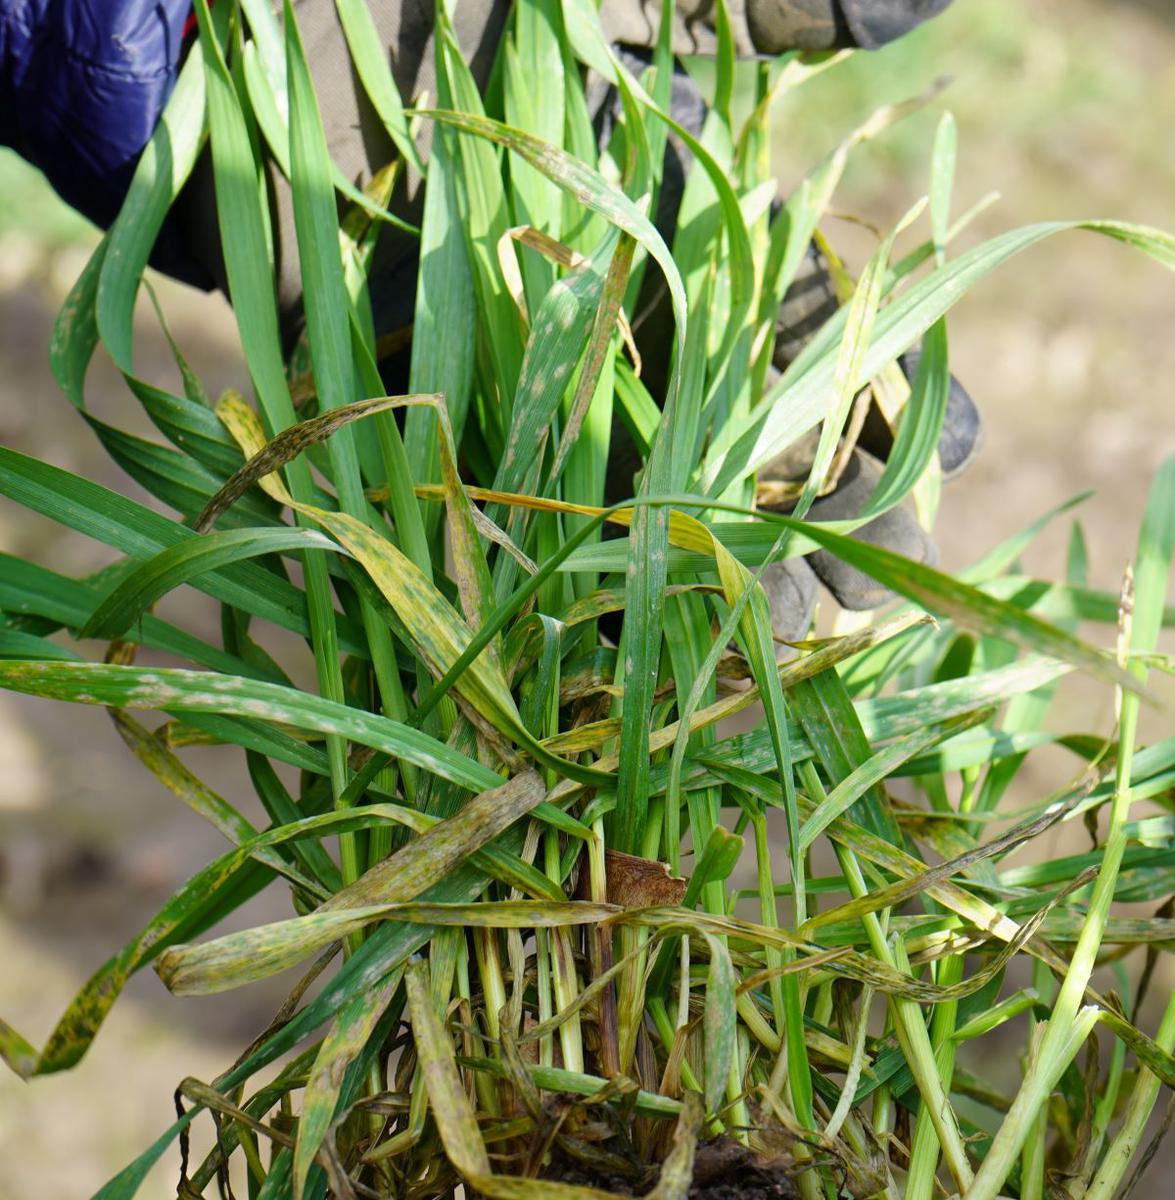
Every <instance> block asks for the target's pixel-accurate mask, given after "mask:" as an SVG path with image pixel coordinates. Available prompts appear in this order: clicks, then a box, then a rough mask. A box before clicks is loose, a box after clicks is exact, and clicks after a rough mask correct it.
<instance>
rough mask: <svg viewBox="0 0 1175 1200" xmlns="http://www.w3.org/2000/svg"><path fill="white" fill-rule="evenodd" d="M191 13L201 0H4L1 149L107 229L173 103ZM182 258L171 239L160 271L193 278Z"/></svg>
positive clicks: (159, 256)
mask: <svg viewBox="0 0 1175 1200" xmlns="http://www.w3.org/2000/svg"><path fill="white" fill-rule="evenodd" d="M190 11H191V0H0V144H4V145H8V146H11V147H12V148H13V149H15V150H16V151H17V152H18V153H19V154H20V155H21V156H22V157H23V158H25V159H27V160H28V161H29V162H30V163H32V164H33V165H34V166H36V167H39V168H40V169H41V171H43V172H44V174H45V176H46V177H47V178H48V180H49V182H50V183H51V184H52V185H53V187H54V188H55V189H56V190H57V192H58V193H59V194H60V195H61V197H62V198H63V199H64V200H66V201H67V202H68V203H69V204H70V205H72V206H73V207H74V208H76V209H77V210H78V211H79V212H81V213H83V214H85V216H87V217H89V218H90V220H92V221H94V222H95V223H96V224H97V225H100V226H101V227H102V228H106V227H108V226H109V225H110V223H111V222H112V221H113V220H114V217H115V216H116V215H117V213H118V210H119V207H120V206H121V204H122V201H123V198H124V197H125V195H126V191H127V187H128V186H129V184H130V180H131V176H132V175H133V173H134V169H135V164H136V163H137V162H138V159H139V155H140V153H141V152H142V150H143V147H144V146H145V145H146V144H147V140H148V139H149V138H150V137H151V134H152V132H153V131H154V129H155V125H156V122H157V121H158V120H159V115H160V113H161V112H162V111H163V106H164V105H165V104H166V103H167V98H168V96H169V95H170V94H171V90H172V87H173V86H174V84H175V79H176V74H177V72H178V70H179V64H180V59H181V56H182V53H183V46H184V26H185V22H186V21H187V19H188V15H189V13H190ZM173 242H174V244H171V243H173ZM177 255H178V256H179V257H180V258H182V247H180V246H179V245H178V242H176V241H175V239H174V238H173V237H172V236H171V235H170V231H165V236H164V237H162V238H161V239H160V244H159V246H158V247H157V252H156V256H155V258H156V265H158V266H160V267H162V268H163V269H164V270H170V271H171V272H172V273H173V274H180V275H181V276H185V275H187V276H190V275H191V274H192V272H191V271H190V270H184V269H183V265H182V264H181V263H180V262H179V261H178V260H177ZM159 260H162V261H159ZM192 282H200V280H198V279H193V280H192Z"/></svg>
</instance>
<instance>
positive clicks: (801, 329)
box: [604, 63, 981, 641]
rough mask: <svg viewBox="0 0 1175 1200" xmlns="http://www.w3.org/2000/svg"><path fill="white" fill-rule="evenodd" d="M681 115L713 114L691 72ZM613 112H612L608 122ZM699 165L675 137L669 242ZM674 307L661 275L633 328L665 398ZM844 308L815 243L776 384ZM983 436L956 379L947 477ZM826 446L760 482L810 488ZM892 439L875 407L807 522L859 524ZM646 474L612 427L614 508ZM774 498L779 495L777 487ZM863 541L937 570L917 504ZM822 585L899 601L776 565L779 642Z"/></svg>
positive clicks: (816, 562) (767, 578) (816, 556)
mask: <svg viewBox="0 0 1175 1200" xmlns="http://www.w3.org/2000/svg"><path fill="white" fill-rule="evenodd" d="M633 65H639V64H636V63H634V64H633ZM672 107H673V115H674V117H675V118H676V119H677V120H678V121H679V122H680V123H681V124H682V125H684V126H685V127H686V128H687V129H689V130H690V131H691V132H693V133H697V132H699V131H700V130H701V126H702V122H703V120H704V119H705V105H704V103H703V101H702V98H701V96H700V94H699V93H698V91H697V87H696V85H695V84H694V83H693V81H692V79H690V77H689V76H687V75H685V74H684V73H683V72H679V73H678V74H677V75H676V76H675V77H674V85H673V93H672ZM612 111H613V109H612V108H610V107H609V106H607V105H606V106H605V108H604V112H605V116H606V117H607V116H608V115H610V114H611V113H612ZM605 128H606V125H605ZM690 161H691V159H690V155H689V152H688V150H687V149H686V148H685V146H684V144H683V143H682V142H681V141H680V139H678V138H676V137H671V138H670V144H669V148H668V152H667V155H666V163H665V173H664V180H663V184H662V191H661V196H660V204H659V212H658V227H659V228H660V229H661V231H662V233H663V234H664V235H665V236H667V237H671V236H672V232H673V229H674V227H675V216H676V212H677V207H678V205H679V203H680V197H681V189H682V188H683V186H684V180H685V174H686V172H687V170H688V167H689V164H690ZM666 299H667V297H666V296H665V289H664V282H663V280H661V279H660V278H659V277H657V276H651V277H649V278H648V279H647V281H646V287H645V291H644V293H643V294H642V297H641V300H640V302H639V304H638V311H639V312H641V313H642V318H643V319H642V320H641V321H640V323H639V324H638V325H637V326H636V327H635V329H634V332H635V334H636V339H637V344H638V348H639V349H640V350H641V354H642V359H643V361H644V364H645V370H644V379H645V381H646V384H647V386H649V388H650V390H651V391H652V392H653V394H654V396H657V395H660V394H663V390H664V385H665V378H666V375H667V371H668V357H667V347H668V346H670V345H671V344H672V314H671V312H670V310H669V305H668V303H666ZM838 307H839V300H838V298H837V295H836V290H835V288H834V286H833V281H832V277H831V274H830V272H829V269H828V265H827V263H826V262H825V260H824V258H823V256H822V255H821V253H820V251H819V249H818V248H817V247H816V245H815V243H813V244H812V245H810V246H809V248H808V253H807V254H806V256H805V258H804V260H803V262H802V264H801V266H800V269H799V271H798V273H797V276H796V278H795V280H794V281H793V283H792V284H791V286H790V288H789V289H788V291H787V294H786V295H785V296H784V300H783V303H782V304H781V306H780V308H779V312H778V315H777V317H776V322H775V345H774V350H773V354H772V364H773V366H772V372H771V376H770V379H769V385H770V382H772V381H773V380H774V379H778V377H779V375H780V374H781V373H782V372H783V371H784V370H786V369H787V367H788V366H789V365H790V364H791V363H792V361H794V359H795V358H796V357H797V356H798V355H799V353H800V351H801V350H802V349H803V347H804V346H805V345H806V344H807V342H808V340H809V339H810V338H811V337H812V335H813V334H814V333H815V332H816V331H817V330H818V329H819V328H820V327H821V326H822V325H823V324H824V323H825V322H826V321H827V320H829V319H830V318H831V317H832V316H834V315H835V313H836V311H837V309H838ZM918 360H919V351H917V350H911V351H909V352H908V353H906V354H905V355H903V356H902V357H901V359H899V365H900V366H901V368H902V371H903V373H904V374H905V376H906V378H907V380H909V381H910V382H912V381H913V379H914V376H915V374H916V372H917V368H918ZM980 435H981V423H980V417H979V411H978V409H977V408H976V406H975V403H974V401H973V400H972V399H971V397H970V395H969V394H968V393H967V391H966V389H965V388H964V387H963V385H962V384H961V383H959V381H958V380H957V379H955V378H954V376H952V377H951V381H950V393H949V397H948V401H947V411H946V417H945V420H944V424H943V430H942V433H941V435H940V437H939V444H938V453H939V461H940V464H941V467H942V471H943V475H944V477H945V478H947V479H951V478H953V477H954V476H956V475H958V474H959V473H960V472H961V471H962V470H963V469H964V468H965V467H966V466H967V464H968V463H969V462H970V461H971V460H972V458H973V457H974V454H975V452H976V451H977V449H978V446H979V442H980ZM818 437H819V430H818V429H817V430H814V431H813V432H812V434H811V435H810V436H809V437H807V438H804V439H801V440H800V442H799V443H797V444H796V445H795V446H792V447H789V448H788V450H786V451H785V452H784V453H783V454H781V455H779V456H778V457H777V458H776V459H775V460H773V461H772V462H769V463H767V464H766V465H765V466H764V468H763V469H762V470H761V471H760V472H759V473H758V478H759V481H760V483H761V484H762V483H767V484H771V483H778V484H797V483H802V481H803V480H804V479H805V478H806V476H807V474H808V471H809V469H810V467H811V465H812V459H813V457H814V455H815V449H816V442H817V440H818ZM893 440H894V439H893V431H892V430H891V429H890V427H889V425H888V423H887V422H886V420H885V418H884V416H883V415H882V413H881V411H880V410H879V409H878V407H877V406H876V404H872V405H871V406H870V409H869V412H868V414H867V416H866V420H865V423H864V426H863V428H862V430H861V432H860V435H859V437H858V439H857V444H856V447H855V448H854V450H853V451H852V453H851V455H850V457H849V459H848V462H847V464H846V466H845V469H844V471H843V472H842V473H841V476H840V478H839V480H838V481H837V484H836V487H835V489H834V490H833V491H832V493H831V494H830V495H828V496H825V497H822V498H821V499H819V500H817V501H816V503H815V504H813V506H812V508H811V510H810V511H809V513H808V517H809V519H810V520H813V521H834V520H848V519H851V518H853V517H855V516H856V515H857V514H858V513H859V512H860V511H861V510H862V509H863V508H864V506H865V504H866V503H867V501H868V500H869V497H870V496H871V495H872V494H873V492H874V490H875V488H876V486H877V483H878V480H879V479H880V478H881V472H882V470H883V467H884V460H885V459H886V458H887V457H888V455H889V452H890V450H891V449H892V447H893ZM639 468H640V461H639V458H638V456H637V454H636V451H635V448H634V447H633V445H632V442H631V440H630V439H629V438H628V435H627V432H626V431H625V430H624V428H623V426H622V425H621V423H620V421H619V419H617V420H615V421H614V422H613V434H612V451H611V456H610V459H609V475H608V500H609V502H610V503H615V502H617V501H619V500H621V499H623V498H624V497H626V496H629V495H632V494H633V491H634V486H635V485H634V474H635V472H636V471H637V470H639ZM766 490H768V491H770V489H769V488H768V489H766ZM760 506H761V507H763V508H765V509H768V510H770V511H776V512H789V511H790V510H791V509H792V507H793V506H794V500H786V499H782V500H779V501H771V500H770V499H767V500H764V501H762V502H761V505H760ZM854 537H856V538H858V539H860V540H861V541H865V542H871V543H873V544H874V545H878V546H884V547H886V548H887V549H890V550H893V551H895V552H896V553H898V554H902V555H904V556H905V557H907V558H910V559H913V560H914V561H915V562H924V563H928V564H933V563H934V562H935V561H936V559H937V551H936V548H935V546H934V543H933V541H932V540H931V538H930V536H929V534H928V533H927V532H926V531H925V530H923V529H922V527H921V526H920V525H919V524H918V522H917V520H916V519H915V517H914V514H913V512H912V511H911V510H910V507H909V505H908V504H902V505H898V506H897V507H895V508H893V509H891V510H890V511H889V512H887V513H884V514H882V515H881V516H879V517H877V518H876V519H875V520H873V521H870V522H869V523H868V524H866V525H864V526H862V527H861V528H860V529H858V530H856V532H855V533H854ZM818 581H819V582H821V583H823V584H824V585H825V587H826V588H828V590H829V591H830V592H831V593H832V595H833V597H834V598H835V600H836V602H837V603H838V604H839V605H840V606H841V607H842V608H845V609H848V610H852V611H864V610H868V609H872V608H877V607H878V606H880V605H882V604H884V603H886V602H887V601H889V600H890V599H892V598H893V593H892V592H891V591H890V590H889V589H887V588H884V587H882V586H880V585H879V584H878V583H877V582H876V581H875V580H873V579H872V578H870V577H869V576H868V575H866V574H864V573H863V572H862V571H859V570H858V569H857V568H855V567H850V566H849V565H847V564H846V563H843V562H841V561H840V560H839V559H838V558H836V557H835V556H834V555H832V554H830V553H829V552H828V551H825V550H820V551H816V552H814V553H813V554H810V555H808V556H807V557H806V558H803V559H789V560H787V561H785V562H782V563H774V564H771V565H770V566H768V567H767V568H766V570H765V571H764V572H763V574H762V577H761V582H762V584H763V587H764V589H765V591H766V592H767V596H768V599H769V600H770V602H771V611H772V619H773V625H774V629H775V633H776V636H777V637H779V638H781V639H782V640H784V641H798V640H800V639H802V638H803V637H804V636H805V635H806V633H807V630H808V626H809V624H810V622H811V618H812V612H813V610H814V608H815V604H816V598H817V594H818V588H817V582H818Z"/></svg>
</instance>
